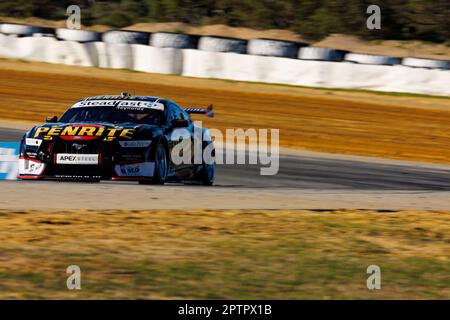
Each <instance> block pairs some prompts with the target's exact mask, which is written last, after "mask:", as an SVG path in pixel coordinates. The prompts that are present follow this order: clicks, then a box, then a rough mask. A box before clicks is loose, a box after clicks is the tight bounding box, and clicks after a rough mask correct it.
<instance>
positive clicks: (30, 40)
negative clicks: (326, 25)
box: [0, 34, 450, 95]
mask: <svg viewBox="0 0 450 320" xmlns="http://www.w3.org/2000/svg"><path fill="white" fill-rule="evenodd" d="M155 39H156V38H154V40H155ZM159 40H160V39H159ZM159 40H158V41H159ZM166 40H167V39H166ZM172 40H173V39H172ZM175 40H177V41H178V40H180V39H178V38H177V39H175ZM181 40H183V39H181ZM181 40H180V41H181ZM202 43H203V42H202ZM202 45H203V44H202ZM287 48H288V46H287ZM289 48H290V47H289ZM258 52H259V51H258ZM303 52H304V51H303ZM261 54H262V53H261ZM309 54H311V53H309ZM0 56H1V57H6V58H14V59H24V60H32V61H43V62H49V63H60V64H67V65H77V66H95V67H101V68H114V69H132V70H136V71H141V72H151V73H164V74H177V75H183V76H189V77H200V78H218V79H229V80H239V81H253V82H266V83H281V84H289V85H301V86H313V87H329V88H346V89H368V90H377V91H392V92H407V93H420V94H432V95H450V85H449V83H450V70H445V69H429V68H427V66H428V65H429V62H428V64H426V63H424V62H423V61H422V60H420V59H419V62H420V63H421V64H422V65H421V64H420V63H418V62H417V61H416V60H414V61H413V62H414V63H410V64H411V66H406V65H401V64H395V65H378V64H362V63H355V62H357V61H359V60H358V59H360V60H361V59H362V58H364V59H365V60H367V59H368V58H370V59H372V60H374V59H375V60H376V59H378V60H379V57H377V56H372V57H367V56H364V55H355V54H353V56H352V55H350V56H347V59H346V60H347V61H341V62H333V61H314V60H299V59H292V58H284V57H272V56H264V55H252V54H240V53H234V52H214V51H204V50H198V49H181V48H168V47H164V46H162V45H161V46H160V47H156V46H149V45H145V44H129V43H115V42H114V41H111V42H100V41H96V42H85V43H83V42H77V41H65V40H58V39H56V38H54V37H17V36H15V35H5V34H0ZM352 57H353V58H352ZM357 58H358V59H357ZM323 59H325V58H323ZM327 59H328V58H327ZM364 59H363V60H364ZM365 60H364V61H365ZM372 60H370V61H372ZM375 60H374V61H375ZM378 60H376V61H375V62H377V61H378ZM364 61H363V62H364ZM412 65H414V67H413V66H412ZM416 66H417V67H416ZM421 66H423V67H421ZM444 67H446V66H444Z"/></svg>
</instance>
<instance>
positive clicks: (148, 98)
mask: <svg viewBox="0 0 450 320" xmlns="http://www.w3.org/2000/svg"><path fill="white" fill-rule="evenodd" d="M89 100H131V101H150V102H154V101H156V100H158V101H159V102H162V103H166V102H171V101H170V100H168V99H164V98H160V97H154V96H132V95H126V96H124V95H100V96H92V97H85V98H83V99H80V100H78V102H80V101H89Z"/></svg>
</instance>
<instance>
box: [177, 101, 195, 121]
mask: <svg viewBox="0 0 450 320" xmlns="http://www.w3.org/2000/svg"><path fill="white" fill-rule="evenodd" d="M173 109H174V110H176V111H175V114H176V119H182V120H187V121H188V122H189V124H190V123H191V118H190V117H189V114H188V113H187V112H186V111H184V110H183V109H182V108H181V107H180V106H178V105H177V104H175V103H174V104H173Z"/></svg>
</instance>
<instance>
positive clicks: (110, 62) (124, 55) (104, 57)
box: [92, 42, 133, 69]
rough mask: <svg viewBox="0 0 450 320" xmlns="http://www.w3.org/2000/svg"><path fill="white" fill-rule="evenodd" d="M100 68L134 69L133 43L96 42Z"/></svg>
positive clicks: (94, 44)
mask: <svg viewBox="0 0 450 320" xmlns="http://www.w3.org/2000/svg"><path fill="white" fill-rule="evenodd" d="M92 45H93V46H94V48H95V51H96V54H97V57H98V66H99V67H100V68H111V69H132V68H133V57H132V51H131V45H130V44H126V43H105V42H94V43H93V44H92Z"/></svg>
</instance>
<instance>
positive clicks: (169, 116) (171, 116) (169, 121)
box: [167, 104, 176, 126]
mask: <svg viewBox="0 0 450 320" xmlns="http://www.w3.org/2000/svg"><path fill="white" fill-rule="evenodd" d="M174 119H176V114H175V110H174V108H173V106H172V105H170V104H169V107H168V109H167V125H168V126H170V125H171V124H172V121H173V120H174Z"/></svg>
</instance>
